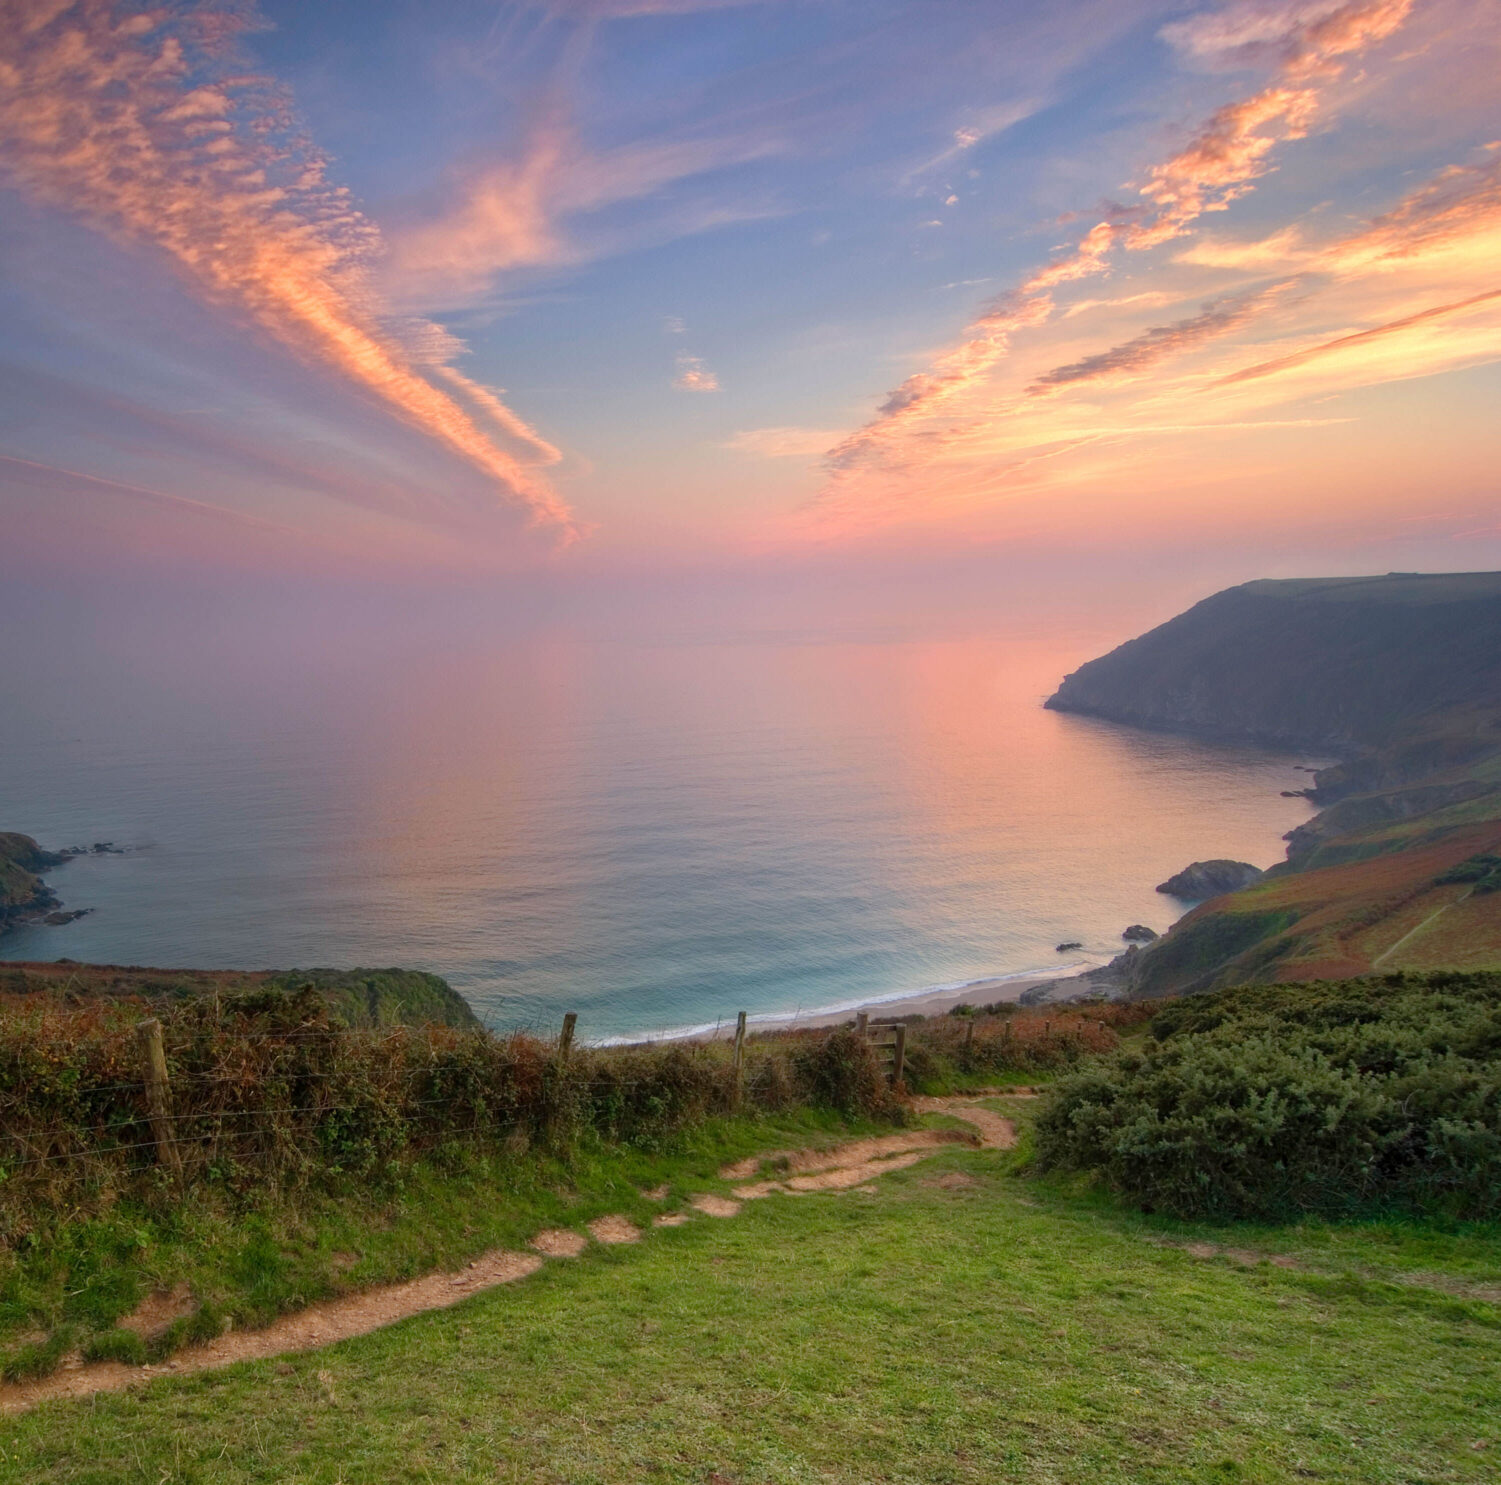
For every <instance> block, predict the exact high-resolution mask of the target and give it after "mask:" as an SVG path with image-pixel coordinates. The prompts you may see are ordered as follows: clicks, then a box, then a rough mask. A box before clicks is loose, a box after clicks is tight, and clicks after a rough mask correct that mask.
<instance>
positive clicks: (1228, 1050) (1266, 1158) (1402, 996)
mask: <svg viewBox="0 0 1501 1485" xmlns="http://www.w3.org/2000/svg"><path fill="white" fill-rule="evenodd" d="M1152 1032H1153V1035H1154V1041H1153V1042H1152V1043H1150V1044H1149V1045H1148V1046H1146V1047H1145V1048H1143V1049H1140V1050H1136V1049H1132V1050H1129V1051H1123V1052H1120V1053H1118V1054H1117V1055H1116V1056H1115V1057H1113V1058H1110V1059H1105V1060H1101V1061H1099V1062H1097V1063H1095V1064H1094V1065H1093V1066H1091V1067H1089V1068H1088V1069H1086V1070H1085V1071H1083V1072H1080V1073H1078V1074H1075V1075H1073V1076H1071V1077H1069V1078H1067V1079H1065V1080H1064V1082H1063V1083H1061V1084H1060V1085H1059V1086H1058V1088H1057V1089H1056V1090H1055V1091H1054V1094H1053V1096H1052V1098H1051V1099H1050V1101H1049V1103H1048V1105H1047V1107H1046V1108H1045V1109H1044V1111H1043V1113H1042V1115H1041V1117H1040V1119H1039V1124H1038V1155H1039V1158H1040V1160H1041V1161H1042V1163H1043V1164H1044V1166H1049V1167H1053V1168H1062V1169H1078V1170H1090V1171H1095V1172H1098V1173H1099V1174H1100V1175H1102V1176H1103V1177H1104V1178H1105V1179H1106V1180H1107V1181H1108V1182H1109V1183H1110V1184H1111V1186H1112V1187H1113V1188H1114V1189H1116V1190H1117V1191H1119V1192H1121V1193H1123V1194H1124V1195H1126V1196H1127V1197H1129V1198H1130V1199H1131V1200H1133V1201H1136V1202H1138V1203H1140V1204H1141V1205H1143V1206H1144V1207H1146V1208H1147V1209H1148V1210H1151V1209H1153V1208H1157V1209H1161V1210H1163V1211H1167V1212H1171V1213H1174V1214H1176V1215H1179V1216H1193V1217H1198V1216H1207V1217H1218V1218H1244V1217H1260V1218H1272V1219H1280V1218H1284V1217H1287V1216H1289V1215H1296V1214H1297V1213H1300V1212H1323V1213H1326V1214H1340V1213H1347V1212H1351V1211H1361V1210H1365V1209H1369V1208H1371V1207H1373V1206H1378V1207H1379V1206H1401V1207H1404V1208H1408V1209H1412V1210H1418V1211H1436V1212H1445V1213H1449V1214H1451V1215H1455V1216H1463V1217H1494V1216H1497V1215H1501V974H1496V973H1490V974H1470V975H1464V974H1435V975H1390V976H1387V977H1385V978H1382V979H1378V980H1353V981H1338V982H1329V981H1325V982H1316V983H1312V984H1303V985H1273V986H1261V987H1252V988H1242V989H1236V990H1227V991H1222V992H1219V993H1216V994H1212V995H1207V996H1195V997H1192V998H1190V999H1188V1000H1183V1001H1175V1002H1171V1003H1169V1005H1168V1006H1167V1007H1165V1008H1164V1009H1163V1010H1162V1011H1160V1012H1159V1014H1158V1016H1157V1017H1156V1019H1155V1020H1154V1021H1153V1022H1152Z"/></svg>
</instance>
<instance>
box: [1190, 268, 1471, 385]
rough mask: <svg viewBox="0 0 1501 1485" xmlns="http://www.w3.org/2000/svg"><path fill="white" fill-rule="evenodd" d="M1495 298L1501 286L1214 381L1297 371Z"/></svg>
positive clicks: (1231, 382) (1233, 382)
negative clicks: (1310, 364)
mask: <svg viewBox="0 0 1501 1485" xmlns="http://www.w3.org/2000/svg"><path fill="white" fill-rule="evenodd" d="M1494 299H1501V289H1489V290H1487V291H1486V292H1485V293H1482V294H1472V295H1470V297H1469V298H1468V299H1460V300H1456V301H1455V302H1454V303H1453V304H1435V305H1432V306H1430V307H1429V308H1428V309H1423V310H1419V311H1418V312H1417V313H1416V314H1410V315H1404V316H1403V317H1402V318H1401V319H1400V320H1391V321H1389V322H1388V323H1387V324H1385V325H1373V326H1372V327H1371V328H1370V329H1369V330H1357V331H1355V332H1354V333H1352V334H1350V335H1340V336H1337V337H1336V338H1335V339H1333V340H1326V341H1325V342H1324V343H1323V344H1322V345H1315V346H1309V347H1308V349H1307V350H1303V351H1295V352H1294V353H1293V354H1292V355H1289V356H1278V357H1277V358H1276V359H1275V360H1271V361H1262V362H1260V363H1259V364H1257V365H1255V366H1247V367H1245V368H1244V369H1243V370H1240V371H1235V372H1232V373H1231V374H1230V375H1229V376H1225V377H1221V378H1220V379H1219V380H1218V381H1216V382H1215V383H1214V385H1215V386H1216V387H1233V386H1235V385H1236V384H1237V383H1239V382H1249V381H1255V380H1256V379H1257V378H1259V377H1264V376H1275V375H1277V374H1278V373H1279V372H1284V371H1293V370H1296V369H1297V368H1298V367H1301V366H1306V365H1307V364H1308V363H1309V362H1310V361H1317V360H1320V359H1321V358H1323V357H1325V356H1333V355H1337V354H1339V353H1340V352H1343V351H1348V350H1352V349H1354V348H1356V347H1358V346H1365V345H1367V344H1369V343H1370V342H1371V341H1374V340H1381V339H1384V338H1385V337H1387V336H1391V335H1399V334H1401V333H1402V332H1404V331H1407V330H1413V329H1416V328H1417V327H1418V326H1420V325H1425V324H1427V323H1428V322H1429V321H1431V320H1438V319H1444V318H1447V317H1448V316H1449V315H1455V314H1459V313H1461V312H1462V311H1464V310H1467V309H1473V308H1474V307H1475V306H1476V305H1477V304H1487V303H1489V302H1490V301H1491V300H1494Z"/></svg>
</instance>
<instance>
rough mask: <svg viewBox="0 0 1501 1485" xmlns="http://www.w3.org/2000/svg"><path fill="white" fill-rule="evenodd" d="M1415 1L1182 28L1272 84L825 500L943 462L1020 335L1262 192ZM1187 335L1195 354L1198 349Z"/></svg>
mask: <svg viewBox="0 0 1501 1485" xmlns="http://www.w3.org/2000/svg"><path fill="white" fill-rule="evenodd" d="M1412 3H1413V0H1340V3H1336V4H1326V3H1323V0H1312V3H1291V4H1285V3H1284V4H1273V5H1267V4H1259V5H1258V4H1241V5H1236V6H1232V7H1230V8H1228V9H1225V10H1221V11H1217V12H1214V13H1213V14H1212V15H1211V16H1208V17H1205V18H1203V19H1202V20H1199V21H1191V22H1185V23H1182V24H1180V25H1179V26H1177V27H1172V28H1169V30H1168V31H1167V32H1166V33H1165V35H1166V39H1167V40H1168V41H1169V42H1170V43H1171V44H1172V45H1173V46H1174V47H1175V48H1176V49H1178V50H1179V51H1182V52H1185V53H1188V54H1190V55H1192V56H1193V57H1195V58H1196V59H1197V60H1199V61H1207V60H1215V61H1217V62H1222V63H1225V64H1227V65H1230V64H1233V65H1245V64H1246V63H1247V62H1248V61H1251V60H1255V61H1257V62H1259V63H1265V62H1266V61H1268V60H1269V61H1270V64H1271V66H1272V68H1273V71H1274V76H1273V79H1272V81H1271V82H1270V83H1269V84H1268V85H1267V86H1265V87H1262V88H1259V89H1258V90H1256V91H1255V92H1253V93H1250V94H1247V95H1246V96H1244V97H1242V98H1239V99H1236V100H1234V101H1232V102H1230V103H1227V104H1225V105H1223V106H1222V107H1220V108H1219V109H1217V110H1215V111H1214V112H1213V113H1212V114H1211V115H1210V116H1209V117H1208V118H1207V119H1206V120H1205V121H1204V123H1203V124H1202V125H1200V127H1199V128H1198V129H1196V130H1195V131H1194V133H1193V134H1192V135H1191V137H1190V138H1189V139H1188V141H1187V142H1186V143H1185V144H1184V145H1183V146H1182V147H1181V148H1180V149H1178V150H1175V151H1174V152H1173V153H1172V154H1171V155H1169V156H1168V157H1167V158H1166V159H1164V160H1162V161H1159V162H1158V163H1156V164H1154V165H1152V166H1150V167H1148V168H1147V170H1146V171H1145V172H1144V174H1143V176H1142V179H1141V184H1140V185H1139V186H1138V188H1137V200H1136V201H1135V202H1131V203H1127V204H1123V205H1120V206H1115V207H1112V208H1111V209H1110V210H1108V211H1107V212H1106V213H1105V214H1104V215H1103V217H1102V219H1101V220H1099V221H1097V222H1096V223H1095V224H1094V225H1093V226H1092V227H1090V228H1089V230H1088V231H1086V232H1085V233H1084V234H1083V235H1082V236H1081V237H1080V238H1079V239H1078V240H1077V242H1076V243H1075V245H1074V247H1073V248H1072V249H1071V250H1070V251H1068V252H1067V253H1065V254H1063V255H1062V256H1060V257H1058V258H1056V259H1054V260H1053V261H1052V262H1050V263H1048V264H1045V265H1044V266H1043V267H1041V268H1039V269H1038V270H1037V271H1036V272H1035V273H1033V274H1032V275H1030V276H1029V277H1028V278H1027V279H1026V280H1024V281H1023V282H1022V283H1021V284H1020V285H1018V286H1017V287H1016V288H1015V289H1013V290H1011V291H1010V292H1008V293H1006V294H1004V295H1001V296H999V297H998V298H996V299H994V300H992V301H991V303H990V304H989V305H988V306H986V308H985V310H984V312H983V313H982V314H981V315H979V316H978V317H977V318H976V319H975V320H973V321H972V322H971V323H970V325H969V326H968V328H967V330H966V332H965V335H964V338H963V340H962V341H961V342H960V343H959V344H958V345H957V346H955V347H953V348H952V349H950V350H948V351H945V352H943V353H942V354H941V355H939V356H938V357H936V358H935V359H934V361H933V363H932V364H931V365H930V366H929V367H928V368H927V369H926V370H924V371H921V372H918V373H916V374H915V375H913V376H911V377H909V378H908V379H907V380H906V381H905V382H903V383H902V384H901V385H900V386H899V387H897V388H896V390H895V391H893V392H892V393H891V394H890V395H889V396H888V397H887V399H886V400H885V402H883V403H882V404H881V406H880V407H879V408H878V409H877V412H876V415H875V417H874V418H873V419H872V420H871V421H870V422H868V423H867V424H866V425H865V426H864V427H863V428H861V429H859V430H857V431H856V432H854V433H852V434H850V435H849V436H848V437H846V438H845V439H844V440H843V441H841V442H840V443H839V444H837V445H835V446H834V447H833V448H832V449H831V450H830V451H829V454H828V459H827V463H828V467H829V472H830V479H829V482H828V484H827V486H826V487H825V490H824V492H823V494H822V496H821V497H820V502H819V503H820V504H822V505H823V506H825V507H829V506H837V505H844V504H847V503H849V502H851V501H853V502H855V503H856V504H858V502H859V501H860V498H861V495H860V485H861V481H862V479H863V478H864V476H865V475H866V474H867V473H871V472H873V473H875V474H876V475H877V476H879V477H882V478H884V477H886V476H889V475H891V474H893V473H900V472H901V471H904V470H910V469H911V468H913V467H918V466H922V465H923V464H925V463H928V462H930V461H931V460H932V458H933V457H934V456H935V452H936V450H938V449H939V448H941V447H943V445H944V444H945V442H946V441H947V440H948V438H949V437H950V436H951V435H950V433H949V432H948V431H947V430H945V429H944V428H943V427H942V426H941V425H937V424H936V423H935V420H936V419H938V418H940V417H941V415H942V413H943V410H944V409H945V407H946V406H947V405H948V404H950V403H952V402H954V401H955V400H956V399H962V398H964V397H966V396H968V395H970V394H971V393H973V392H974V391H975V390H976V389H977V388H979V387H981V386H983V385H984V384H985V383H986V382H987V381H988V380H989V379H990V377H991V376H992V375H993V374H994V373H995V371H996V369H997V367H998V366H999V364H1000V363H1001V362H1002V361H1003V360H1004V359H1005V357H1006V356H1007V354H1008V352H1009V351H1010V350H1011V347H1012V343H1013V341H1014V339H1015V337H1016V336H1017V335H1018V334H1019V333H1021V332H1023V331H1028V330H1033V329H1036V328H1037V327H1039V326H1041V325H1043V324H1045V323H1046V322H1047V321H1048V320H1049V319H1050V318H1051V317H1052V315H1053V313H1054V308H1055V296H1056V293H1057V291H1058V290H1059V289H1061V288H1063V287H1064V286H1066V285H1069V284H1073V283H1077V282H1080V281H1082V280H1085V279H1088V278H1092V277H1096V276H1099V275H1102V274H1104V273H1106V272H1108V271H1109V270H1110V268H1111V266H1112V263H1113V261H1114V259H1115V256H1116V254H1117V252H1118V251H1120V250H1125V251H1127V252H1145V251H1147V250H1149V249H1152V248H1156V247H1159V246H1161V245H1162V244H1164V243H1167V242H1170V241H1172V240H1174V239H1176V238H1180V237H1183V236H1185V235H1187V234H1188V233H1189V232H1190V231H1191V230H1192V229H1193V228H1194V226H1195V224H1196V223H1197V222H1198V221H1199V220H1200V219H1201V218H1202V217H1203V216H1205V215H1206V214H1208V213H1217V212H1223V211H1225V210H1226V209H1228V208H1229V207H1230V205H1231V204H1232V203H1233V202H1235V201H1236V200H1238V199H1240V198H1241V197H1243V196H1244V195H1245V194H1246V193H1247V192H1248V191H1250V190H1252V189H1253V188H1254V186H1255V183H1256V182H1257V181H1258V180H1259V179H1261V178H1262V177H1263V176H1264V175H1265V174H1266V173H1267V172H1268V171H1269V170H1270V169H1271V168H1272V156H1273V153H1274V151H1275V149H1276V147H1277V146H1278V145H1279V144H1281V143H1283V142H1285V141H1288V140H1292V139H1298V138H1302V137H1304V136H1305V135H1306V134H1307V132H1308V130H1309V128H1310V127H1311V124H1312V121H1313V119H1314V118H1315V116H1316V115H1317V113H1318V110H1319V106H1320V102H1321V96H1322V90H1323V89H1325V88H1327V87H1328V86H1329V85H1330V84H1331V83H1332V82H1333V81H1335V80H1336V79H1338V78H1339V77H1340V75H1341V74H1342V73H1343V71H1344V69H1345V67H1346V66H1347V64H1348V62H1349V60H1350V59H1351V58H1352V57H1354V56H1356V55H1358V54H1359V53H1361V52H1362V51H1364V50H1365V49H1367V48H1368V47H1370V46H1371V45H1373V44H1374V43H1376V42H1378V41H1381V40H1384V39H1386V38H1388V37H1390V36H1392V35H1394V34H1395V33H1396V32H1397V31H1398V30H1399V29H1400V28H1401V26H1402V25H1403V23H1404V22H1405V20H1406V19H1407V17H1408V14H1409V12H1410V11H1411V8H1412ZM1209 324H1210V322H1209V321H1204V333H1203V334H1201V335H1200V336H1199V340H1202V339H1204V338H1207V335H1208V333H1209V330H1208V327H1209ZM1184 333H1186V334H1188V335H1189V340H1188V341H1186V342H1184V343H1197V342H1194V341H1193V340H1192V333H1191V332H1184ZM1149 334H1150V332H1149ZM1173 344H1174V341H1173V337H1172V336H1171V335H1170V334H1167V333H1165V332H1164V333H1163V334H1161V335H1158V336H1155V337H1153V338H1151V339H1147V340H1145V341H1143V342H1142V343H1141V344H1140V345H1139V346H1137V347H1136V348H1135V349H1134V350H1133V351H1132V352H1131V354H1133V355H1137V356H1150V357H1152V358H1153V359H1155V360H1157V361H1160V360H1162V359H1164V358H1165V357H1166V356H1167V355H1168V354H1171V350H1172V347H1173ZM1101 354H1102V355H1104V356H1109V355H1110V354H1111V353H1110V352H1105V353H1101ZM1077 364H1080V365H1083V364H1085V363H1083V362H1081V363H1077ZM1102 364H1103V363H1102Z"/></svg>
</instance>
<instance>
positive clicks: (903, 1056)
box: [891, 1021, 907, 1088]
mask: <svg viewBox="0 0 1501 1485" xmlns="http://www.w3.org/2000/svg"><path fill="white" fill-rule="evenodd" d="M892 1029H893V1030H894V1031H895V1032H896V1048H895V1056H894V1058H893V1060H892V1063H891V1086H892V1087H893V1088H894V1087H896V1085H897V1084H898V1083H900V1082H901V1081H902V1072H903V1070H904V1069H905V1067H906V1065H907V1023H906V1022H905V1021H898V1022H897V1023H896V1025H895V1026H894V1027H893V1028H892Z"/></svg>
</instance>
